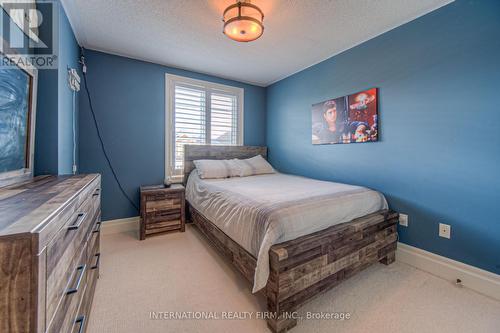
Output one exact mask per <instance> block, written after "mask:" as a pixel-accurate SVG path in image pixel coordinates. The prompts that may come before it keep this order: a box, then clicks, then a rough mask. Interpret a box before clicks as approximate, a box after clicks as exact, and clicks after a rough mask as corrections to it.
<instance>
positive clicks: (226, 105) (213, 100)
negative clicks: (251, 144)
mask: <svg viewBox="0 0 500 333" xmlns="http://www.w3.org/2000/svg"><path fill="white" fill-rule="evenodd" d="M210 110H211V112H210V139H211V142H210V143H211V144H213V145H214V144H215V145H237V144H238V100H237V96H235V95H229V94H224V93H216V92H213V93H212V94H211V96H210Z"/></svg>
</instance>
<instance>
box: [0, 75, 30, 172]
mask: <svg viewBox="0 0 500 333" xmlns="http://www.w3.org/2000/svg"><path fill="white" fill-rule="evenodd" d="M29 89H30V76H29V75H28V74H27V73H26V72H25V71H23V70H22V69H20V68H15V67H9V68H0V172H8V171H14V170H19V169H23V168H26V167H28V165H27V163H28V159H27V153H26V152H27V150H28V142H29V141H28V140H29V138H28V136H29V121H30V119H29V97H30V96H29V94H30V92H29Z"/></svg>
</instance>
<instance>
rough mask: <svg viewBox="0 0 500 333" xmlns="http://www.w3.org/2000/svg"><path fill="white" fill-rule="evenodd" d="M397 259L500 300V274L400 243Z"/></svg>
mask: <svg viewBox="0 0 500 333" xmlns="http://www.w3.org/2000/svg"><path fill="white" fill-rule="evenodd" d="M396 260H397V261H400V262H403V263H405V264H408V265H411V266H413V267H416V268H418V269H420V270H423V271H426V272H428V273H431V274H432V275H435V276H438V277H440V278H443V279H445V280H448V281H450V282H453V283H455V282H456V280H457V279H460V280H461V281H462V285H463V286H465V287H467V288H469V289H472V290H474V291H477V292H479V293H481V294H484V295H487V296H490V297H493V298H495V299H498V300H500V275H498V274H494V273H491V272H488V271H485V270H482V269H479V268H477V267H474V266H470V265H467V264H464V263H461V262H458V261H455V260H452V259H449V258H446V257H442V256H440V255H437V254H434V253H431V252H428V251H424V250H422V249H419V248H416V247H413V246H409V245H406V244H403V243H398V249H397V251H396Z"/></svg>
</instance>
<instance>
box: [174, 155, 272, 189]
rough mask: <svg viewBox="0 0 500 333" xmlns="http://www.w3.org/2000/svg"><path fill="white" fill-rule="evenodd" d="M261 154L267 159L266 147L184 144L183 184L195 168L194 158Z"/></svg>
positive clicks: (224, 157) (220, 157)
mask: <svg viewBox="0 0 500 333" xmlns="http://www.w3.org/2000/svg"><path fill="white" fill-rule="evenodd" d="M257 155H262V157H264V158H265V159H267V147H259V146H210V145H185V146H184V179H183V182H184V185H185V184H186V182H187V179H188V176H189V174H190V173H191V171H193V169H194V168H195V166H194V163H193V161H195V160H228V159H232V158H240V159H243V158H250V157H254V156H257Z"/></svg>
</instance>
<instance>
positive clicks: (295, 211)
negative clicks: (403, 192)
mask: <svg viewBox="0 0 500 333" xmlns="http://www.w3.org/2000/svg"><path fill="white" fill-rule="evenodd" d="M186 199H187V200H188V201H189V203H190V204H191V205H192V206H193V208H195V209H196V210H197V211H198V212H200V213H201V214H203V215H204V216H205V217H206V218H207V219H209V220H210V221H211V222H213V223H214V224H215V225H216V226H217V227H218V228H219V229H221V230H222V231H223V232H224V233H225V234H226V235H227V236H229V237H230V238H231V239H232V240H234V241H235V242H236V243H238V244H239V245H241V246H242V247H243V248H244V249H245V250H247V251H248V252H250V253H251V254H252V255H253V256H255V258H256V259H257V267H256V270H255V278H254V285H253V292H257V291H259V290H260V289H262V288H263V287H265V286H266V284H267V279H268V277H269V249H270V248H271V246H272V245H274V244H278V243H282V242H285V241H288V240H291V239H295V238H298V237H300V236H304V235H307V234H310V233H313V232H316V231H319V230H323V229H326V228H328V227H330V226H333V225H335V224H339V223H343V222H348V221H350V220H352V219H355V218H358V217H361V216H364V215H367V214H370V213H373V212H376V211H378V210H381V209H387V201H386V200H385V198H384V196H383V195H382V194H381V193H379V192H377V191H374V190H371V189H368V188H366V187H361V186H353V185H347V184H341V183H334V182H327V181H320V180H314V179H310V178H305V177H299V176H292V175H287V174H282V173H275V174H267V175H258V176H249V177H234V178H225V179H201V178H200V177H199V176H198V173H197V172H196V170H194V171H193V172H191V174H190V175H189V178H188V181H187V185H186Z"/></svg>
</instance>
